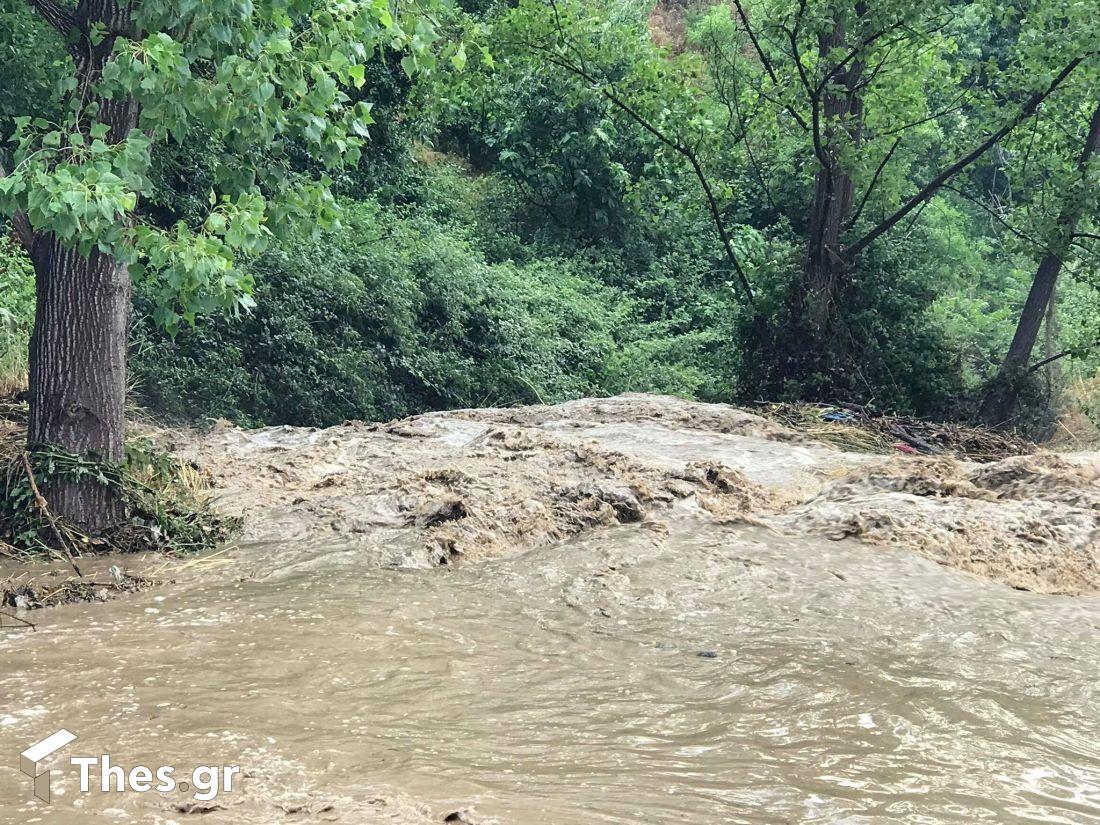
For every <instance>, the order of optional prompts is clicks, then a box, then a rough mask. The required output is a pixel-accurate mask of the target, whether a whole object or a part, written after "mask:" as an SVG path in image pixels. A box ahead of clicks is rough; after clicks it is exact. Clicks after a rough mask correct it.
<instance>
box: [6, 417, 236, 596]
mask: <svg viewBox="0 0 1100 825" xmlns="http://www.w3.org/2000/svg"><path fill="white" fill-rule="evenodd" d="M0 416H3V418H2V419H0V425H2V426H0V488H2V489H0V560H7V561H10V562H15V563H19V564H27V563H35V562H43V561H49V560H57V561H61V562H64V564H65V565H66V566H67V568H68V576H67V577H66V578H64V579H63V580H57V579H53V578H52V577H54V576H56V574H57V571H50V572H49V573H48V574H47V575H45V576H44V577H40V578H34V579H25V578H24V577H23V576H22V575H15V576H11V577H9V578H8V579H7V580H0V606H8V607H11V608H17V609H21V610H31V609H37V608H41V607H50V606H55V605H58V604H65V603H69V602H77V601H102V600H105V599H106V598H108V597H110V596H111V595H112V594H113V595H117V594H120V593H132V592H136V591H138V590H142V589H145V588H146V587H149V586H152V583H153V581H152V579H149V578H146V577H144V576H138V575H134V574H131V573H129V572H125V571H121V570H118V568H117V567H112V570H113V571H114V570H118V572H117V574H115V575H111V576H109V577H107V578H101V579H96V578H93V577H91V576H89V575H85V573H86V570H85V569H84V562H83V561H82V560H83V559H85V558H89V557H99V556H103V555H107V554H133V553H143V552H154V553H158V554H161V555H164V556H167V557H177V556H180V555H184V554H191V553H198V552H202V551H206V550H210V549H213V548H215V547H217V546H219V545H221V544H223V543H224V542H225V541H226V540H227V539H228V538H229V537H230V536H231V535H232V534H233V533H234V532H235V531H236V530H238V529H239V526H240V520H239V519H236V518H231V517H226V516H223V515H222V514H220V513H219V512H218V511H217V510H216V509H215V507H214V504H213V497H212V491H211V485H210V477H209V476H208V475H207V474H206V473H204V472H202V471H201V470H199V469H198V468H197V467H195V466H193V465H189V464H187V463H185V462H182V461H179V460H178V459H176V458H174V457H173V456H171V455H169V454H168V453H166V452H164V451H162V450H159V449H157V448H156V447H155V446H154V445H153V444H152V442H150V441H148V440H147V439H133V440H131V441H129V442H127V445H126V458H125V461H124V462H123V463H122V464H120V465H116V464H112V463H109V462H102V461H96V460H94V459H91V458H86V457H81V456H77V455H73V454H71V453H67V452H65V451H63V450H59V449H56V448H53V447H48V446H42V447H38V448H35V449H28V448H27V445H26V426H27V416H26V405H25V404H20V403H16V402H2V403H0ZM73 478H82V479H91V480H92V481H93V482H94V483H98V484H102V485H104V486H107V487H110V488H112V489H113V490H115V492H116V493H117V494H118V496H119V497H120V498H121V500H122V501H123V504H124V507H125V511H126V520H125V521H124V522H123V523H122V524H120V525H119V526H117V527H116V528H114V529H112V530H110V531H107V532H106V533H104V534H101V535H92V534H90V533H88V532H86V531H84V530H82V529H81V528H80V527H79V526H77V525H75V524H72V523H70V522H68V521H66V520H65V519H63V518H61V517H60V516H59V515H57V514H56V513H55V512H54V511H53V509H52V508H51V506H50V502H49V488H50V484H51V483H52V482H54V481H56V480H59V479H62V480H63V479H73Z"/></svg>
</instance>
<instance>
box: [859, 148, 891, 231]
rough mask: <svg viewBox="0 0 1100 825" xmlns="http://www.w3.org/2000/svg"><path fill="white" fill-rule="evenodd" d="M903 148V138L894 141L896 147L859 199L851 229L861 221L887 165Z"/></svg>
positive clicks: (881, 162)
mask: <svg viewBox="0 0 1100 825" xmlns="http://www.w3.org/2000/svg"><path fill="white" fill-rule="evenodd" d="M899 146H901V138H898V139H897V140H895V141H894V145H893V146H891V147H890V151H889V152H887V153H886V157H884V158H883V159H882V160H881V161H880V162H879V165H878V168H877V169H876V170H875V174H874V175H873V176H872V177H871V182H870V183H869V184H868V185H867V191H866V192H864V193H863V197H862V198H860V199H859V206H857V207H856V211H855V212H854V213H853V214H852V217H851V218H849V219H848V223H847V227H846V228H848V229H851V228H852V227H853V226H855V225H856V222H857V221H858V220H859V216H860V215H862V214H863V207H865V206H866V205H867V199H868V198H870V197H871V193H872V192H874V191H875V187H876V186H878V179H879V176H881V175H882V170H883V169H885V168H886V164H888V163H889V162H890V158H892V157H893V156H894V152H896V151H897V149H898V147H899Z"/></svg>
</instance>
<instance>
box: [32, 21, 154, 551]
mask: <svg viewBox="0 0 1100 825" xmlns="http://www.w3.org/2000/svg"><path fill="white" fill-rule="evenodd" d="M32 5H33V6H34V7H35V8H36V10H37V11H39V13H40V14H42V16H43V17H44V18H45V19H47V20H48V21H49V22H50V23H51V24H52V25H54V26H55V28H57V29H58V30H59V31H60V32H61V33H62V34H64V35H65V36H66V37H67V38H69V40H70V42H76V43H77V44H78V45H77V47H75V48H73V49H72V53H73V58H74V63H75V70H76V75H77V88H78V89H87V88H89V87H90V86H91V85H92V84H94V83H95V82H96V81H97V80H98V79H99V77H100V74H101V73H102V71H103V67H104V66H105V65H106V63H107V61H108V60H109V59H110V57H111V53H112V51H113V49H114V41H115V36H108V37H106V38H105V39H104V40H103V41H102V42H101V43H99V44H98V45H95V46H93V45H92V43H91V41H90V40H89V39H88V37H87V34H88V32H89V31H90V30H91V26H92V24H93V23H96V22H98V23H102V24H103V26H104V28H105V30H106V31H107V32H110V33H113V34H115V35H118V34H123V33H128V32H130V31H131V29H132V18H131V11H130V6H129V5H128V4H125V3H119V2H117V0H83V1H82V2H81V3H80V5H79V6H78V7H77V8H76V9H75V10H74V11H72V12H69V11H68V10H64V9H63V8H62V7H60V6H58V5H56V4H54V3H52V2H45V0H37V2H32ZM97 102H98V104H99V112H98V114H97V115H96V118H95V119H96V120H97V121H98V122H100V123H104V124H106V125H107V126H108V127H109V130H110V131H109V138H108V139H109V140H110V141H112V142H118V141H121V140H123V139H125V137H126V136H127V135H128V134H129V133H130V132H131V131H132V130H133V129H134V128H135V127H136V126H137V120H138V107H137V105H136V103H135V102H134V101H133V100H132V99H122V100H103V99H100V100H99V101H97ZM89 125H90V124H88V123H82V124H80V128H81V129H82V130H84V129H87V128H88V126H89ZM29 240H30V244H29V252H30V254H31V258H32V260H33V262H34V270H35V281H36V293H37V305H36V313H35V321H34V331H33V333H32V335H31V348H30V375H29V379H30V382H29V383H30V386H29V397H30V426H29V430H28V436H27V440H28V446H30V447H32V448H34V447H40V446H42V445H51V446H55V447H59V448H61V449H63V450H66V451H68V452H71V453H76V454H78V455H81V456H89V457H94V458H98V459H105V460H107V461H114V462H118V461H121V460H122V458H123V437H124V432H125V414H124V408H125V401H126V344H127V340H126V336H127V326H128V322H129V313H130V277H129V273H128V272H127V269H126V267H125V266H124V265H123V264H121V263H120V262H119V261H118V260H116V259H115V258H113V257H112V256H110V255H106V254H103V253H101V252H99V251H98V250H93V251H92V253H91V255H90V256H89V257H84V256H82V255H81V254H80V253H79V252H78V251H77V250H75V249H72V248H68V247H67V246H66V245H65V244H64V243H62V242H61V240H60V239H58V238H57V237H56V236H54V235H52V234H50V233H48V232H37V233H34V235H33V237H32V238H30V239H29ZM43 492H44V494H45V495H46V498H47V499H48V500H49V503H50V507H51V509H52V510H53V512H54V513H55V514H56V515H58V516H61V517H63V518H65V519H68V520H69V521H71V522H73V523H74V524H77V525H79V526H80V527H82V528H83V529H85V530H88V531H89V532H92V533H99V532H102V531H104V530H106V529H108V528H110V527H113V526H115V525H117V524H119V523H120V522H121V521H122V519H123V518H124V515H125V514H124V512H123V508H122V503H121V501H119V500H118V498H117V496H116V495H115V494H113V493H112V491H110V490H109V489H107V488H105V487H103V486H102V485H101V484H99V483H98V482H96V481H95V480H94V479H90V478H84V479H79V480H74V479H66V478H55V479H53V480H51V481H50V482H49V483H48V484H47V485H46V486H45V488H44V490H43Z"/></svg>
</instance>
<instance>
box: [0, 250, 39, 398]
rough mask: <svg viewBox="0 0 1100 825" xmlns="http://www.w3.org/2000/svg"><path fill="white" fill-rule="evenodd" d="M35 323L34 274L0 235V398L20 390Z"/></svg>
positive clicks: (23, 257)
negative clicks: (28, 346)
mask: <svg viewBox="0 0 1100 825" xmlns="http://www.w3.org/2000/svg"><path fill="white" fill-rule="evenodd" d="M33 323H34V270H33V268H32V267H31V262H30V260H29V259H28V258H27V256H26V255H25V254H24V252H23V250H22V249H20V248H19V247H18V246H16V245H15V244H14V243H13V242H12V241H11V240H10V239H9V238H8V237H6V236H2V235H0V395H4V396H6V395H10V394H12V393H13V392H17V391H18V390H20V389H22V388H23V386H24V384H25V382H26V378H27V345H28V342H29V340H30V334H31V326H32V325H33Z"/></svg>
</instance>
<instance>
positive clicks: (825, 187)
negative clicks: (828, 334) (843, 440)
mask: <svg viewBox="0 0 1100 825" xmlns="http://www.w3.org/2000/svg"><path fill="white" fill-rule="evenodd" d="M864 14H866V7H865V6H864V4H863V3H859V4H857V5H856V15H857V16H858V17H862V16H863V15H864ZM846 41H847V36H846V33H845V27H844V20H843V16H842V13H841V11H840V10H839V9H838V10H837V12H836V23H835V26H834V28H833V29H832V31H830V32H828V33H827V34H823V35H821V36H820V38H819V39H818V54H819V55H820V57H821V58H822V60H827V59H828V58H829V57H830V56H831V55H832V54H833V53H834V51H835V50H836V49H843V48H844V47H845V44H846ZM863 68H864V66H863V63H862V62H861V61H860V60H859V59H854V60H852V61H850V62H849V63H848V64H847V66H846V67H842V68H839V69H838V68H837V67H835V66H834V67H832V68H831V69H830V72H831V74H832V79H831V82H830V83H828V84H827V85H826V87H825V90H824V91H823V92H822V94H821V99H820V101H814V106H815V107H818V106H820V114H819V116H818V117H815V118H814V121H815V124H816V123H818V122H820V123H821V124H822V126H821V128H820V132H821V134H820V138H821V139H820V141H815V143H816V144H817V145H815V153H816V154H817V160H818V170H817V174H816V176H815V178H814V200H813V206H812V207H811V211H810V221H809V227H808V230H807V238H806V261H805V269H806V286H807V291H808V293H809V299H810V317H811V320H812V322H813V324H814V326H815V327H817V328H819V329H822V328H824V327H825V326H826V324H827V322H828V319H829V318H830V317H831V315H832V314H833V311H834V309H835V304H836V293H837V290H838V288H839V286H840V280H841V277H842V275H843V273H844V269H845V261H844V257H843V247H842V245H841V243H840V234H841V232H842V231H843V230H844V226H845V223H846V221H847V219H848V216H849V215H850V214H851V211H852V206H853V193H854V182H853V180H852V176H851V173H850V172H849V171H848V170H847V169H845V168H844V165H843V162H842V160H841V154H842V152H843V149H844V144H847V145H849V146H854V147H858V146H859V144H860V142H861V140H862V138H863V100H862V98H861V96H860V93H859V89H860V85H859V84H860V81H861V79H862V76H863ZM815 128H817V127H816V126H815Z"/></svg>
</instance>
